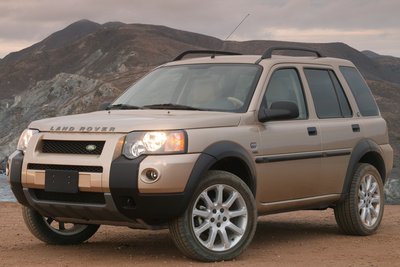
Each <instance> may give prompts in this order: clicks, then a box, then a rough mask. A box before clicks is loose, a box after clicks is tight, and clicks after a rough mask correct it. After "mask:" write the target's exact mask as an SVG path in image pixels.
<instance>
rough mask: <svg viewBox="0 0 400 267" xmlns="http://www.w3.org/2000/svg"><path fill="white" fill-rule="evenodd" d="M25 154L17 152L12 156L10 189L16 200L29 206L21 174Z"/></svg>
mask: <svg viewBox="0 0 400 267" xmlns="http://www.w3.org/2000/svg"><path fill="white" fill-rule="evenodd" d="M23 161H24V154H23V153H22V152H21V151H18V150H17V151H15V152H14V153H13V154H12V155H11V156H10V165H9V166H10V187H11V191H12V192H13V194H14V196H15V198H16V199H17V201H18V202H19V203H21V204H22V205H25V206H29V203H28V200H27V199H26V197H25V194H24V192H23V190H22V182H21V173H22V163H23Z"/></svg>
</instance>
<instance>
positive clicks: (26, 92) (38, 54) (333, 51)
mask: <svg viewBox="0 0 400 267" xmlns="http://www.w3.org/2000/svg"><path fill="white" fill-rule="evenodd" d="M277 45H278V46H303V47H308V48H314V49H317V50H319V51H320V52H321V53H322V54H323V55H325V56H333V57H339V58H345V59H348V60H351V61H352V62H354V64H355V65H356V66H357V67H358V68H359V69H360V71H361V72H362V73H363V75H364V76H365V77H366V78H367V80H368V83H369V85H370V86H371V88H372V91H373V93H374V95H375V97H376V99H377V101H378V104H379V106H380V108H381V111H382V114H383V116H384V117H385V118H386V119H387V121H388V123H389V127H390V139H391V143H392V145H393V147H394V149H395V152H396V160H395V170H394V173H393V175H392V177H393V179H392V181H391V182H390V183H388V187H387V192H388V193H389V196H393V198H391V200H393V201H395V200H396V198H398V199H397V200H399V201H400V196H399V195H396V193H397V192H399V194H400V180H397V179H395V178H397V177H400V172H399V162H400V159H399V151H400V123H399V121H398V116H399V115H398V114H400V110H399V105H398V103H400V59H399V58H394V57H388V56H380V55H378V54H376V53H373V52H371V51H364V52H359V51H357V50H355V49H354V48H352V47H350V46H348V45H346V44H343V43H328V44H315V43H313V44H305V43H289V42H278V41H248V42H234V41H227V42H224V41H222V40H219V39H217V38H214V37H210V36H205V35H201V34H196V33H191V32H185V31H180V30H175V29H171V28H167V27H164V26H154V25H143V24H124V23H120V22H110V23H105V24H102V25H100V24H98V23H95V22H91V21H88V20H81V21H78V22H75V23H73V24H71V25H69V26H68V27H66V28H65V29H63V30H60V31H58V32H56V33H54V34H52V35H50V36H49V37H47V38H46V39H44V40H43V41H41V42H39V43H37V44H35V45H33V46H31V47H28V48H26V49H23V50H21V51H18V52H14V53H11V54H9V55H7V56H6V57H5V58H3V59H1V60H0V125H1V126H2V127H0V161H1V159H2V158H4V157H5V156H6V155H8V154H10V153H11V152H12V151H13V150H14V149H15V146H16V142H17V139H18V136H19V134H20V132H21V131H22V130H23V129H24V128H26V126H27V125H28V123H29V122H30V121H32V120H35V119H39V118H44V117H51V116H59V115H65V114H72V113H81V112H88V111H93V110H96V109H97V108H98V106H99V105H100V104H101V103H102V102H107V101H110V100H112V99H113V98H114V97H115V96H117V95H119V94H120V93H121V92H122V91H123V90H124V89H125V88H126V87H127V86H128V85H129V84H131V83H132V82H134V81H135V80H137V79H138V78H139V77H141V76H142V75H144V74H145V73H146V72H147V71H149V70H150V69H151V68H153V67H155V66H157V65H159V64H161V63H164V62H167V61H169V60H171V59H172V58H173V57H174V56H176V55H177V54H178V53H180V52H181V51H184V50H187V49H216V50H230V51H235V52H241V53H245V54H261V53H262V52H263V51H264V50H265V49H266V48H268V47H270V46H277ZM397 186H398V188H397Z"/></svg>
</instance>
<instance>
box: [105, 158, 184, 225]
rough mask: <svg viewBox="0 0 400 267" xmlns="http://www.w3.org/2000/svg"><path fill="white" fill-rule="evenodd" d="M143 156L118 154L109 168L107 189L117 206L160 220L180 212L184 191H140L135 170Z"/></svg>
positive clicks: (148, 219)
mask: <svg viewBox="0 0 400 267" xmlns="http://www.w3.org/2000/svg"><path fill="white" fill-rule="evenodd" d="M144 158H145V156H141V157H138V158H136V159H133V160H129V159H126V158H125V157H123V156H121V157H119V158H117V159H115V160H114V161H113V162H112V164H111V170H110V182H109V184H110V192H111V196H112V198H113V201H114V204H115V206H116V208H117V209H118V211H119V212H120V213H121V214H123V215H124V216H126V217H128V218H130V219H139V218H140V219H142V220H144V221H146V222H147V223H148V224H159V223H162V222H165V221H168V220H169V219H172V218H175V217H176V216H178V215H179V214H180V213H181V212H182V207H183V201H182V200H183V198H184V194H183V193H176V194H141V193H139V190H138V171H139V165H140V163H141V162H142V161H143V159H144Z"/></svg>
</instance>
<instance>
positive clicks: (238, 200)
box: [169, 171, 257, 261]
mask: <svg viewBox="0 0 400 267" xmlns="http://www.w3.org/2000/svg"><path fill="white" fill-rule="evenodd" d="M256 225H257V211H256V205H255V200H254V197H253V194H252V192H251V191H250V189H249V188H248V186H247V185H246V184H245V183H244V182H243V181H242V180H240V179H239V177H237V176H236V175H234V174H231V173H229V172H225V171H209V172H208V173H207V175H206V177H205V178H204V179H203V180H202V182H201V183H200V184H199V186H198V188H197V189H196V191H195V193H194V195H193V197H192V199H191V201H190V203H189V205H188V207H187V209H186V211H185V212H184V213H183V214H182V215H181V216H180V217H178V218H177V219H175V220H173V221H171V222H170V224H169V229H170V233H171V235H172V238H173V240H174V242H175V244H176V246H177V247H178V248H179V249H180V250H181V252H182V253H183V254H185V255H186V256H188V257H190V258H193V259H196V260H201V261H221V260H231V259H233V258H235V257H237V256H238V255H240V254H241V253H242V252H243V251H244V250H245V249H246V248H247V246H248V245H249V244H250V242H251V240H252V238H253V236H254V232H255V230H256Z"/></svg>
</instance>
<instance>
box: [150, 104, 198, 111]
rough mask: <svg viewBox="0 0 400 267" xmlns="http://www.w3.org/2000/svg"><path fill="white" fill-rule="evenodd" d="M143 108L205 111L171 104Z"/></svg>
mask: <svg viewBox="0 0 400 267" xmlns="http://www.w3.org/2000/svg"><path fill="white" fill-rule="evenodd" d="M143 108H149V109H177V110H206V109H202V108H195V107H191V106H186V105H179V104H172V103H166V104H154V105H146V106H143Z"/></svg>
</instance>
